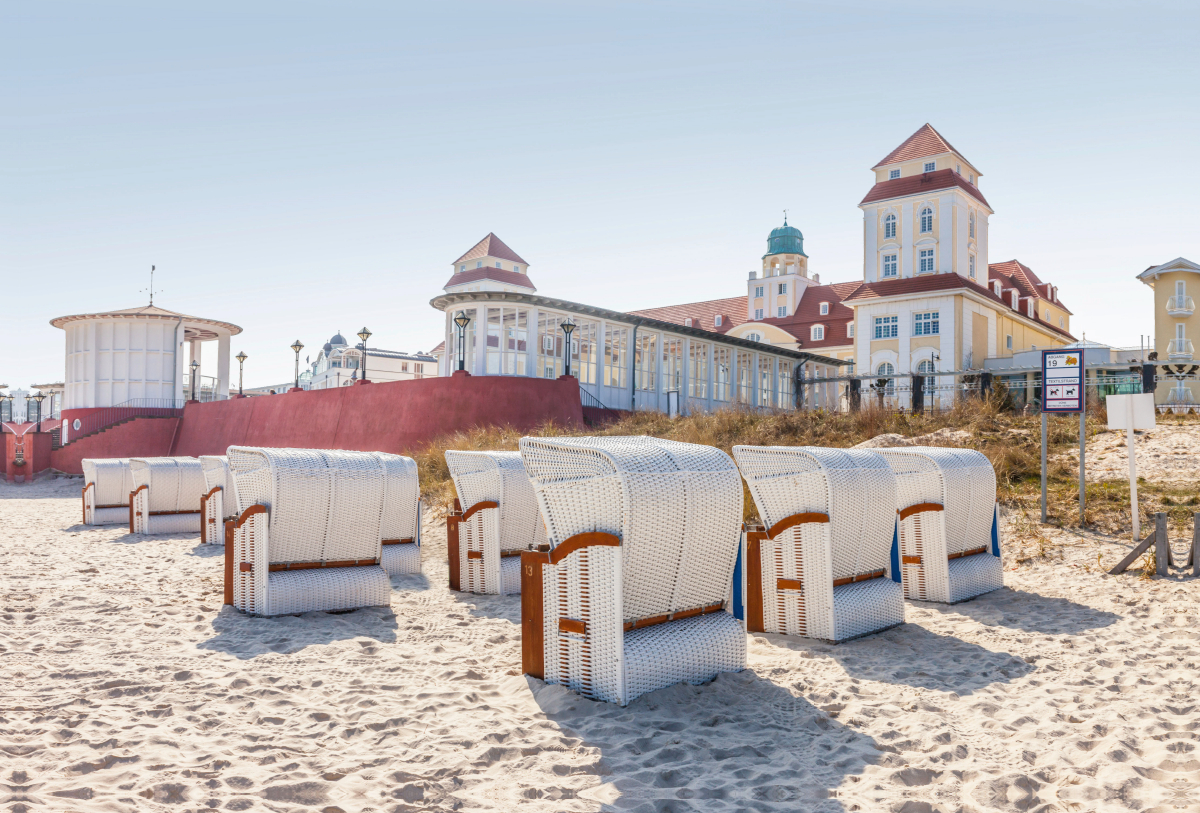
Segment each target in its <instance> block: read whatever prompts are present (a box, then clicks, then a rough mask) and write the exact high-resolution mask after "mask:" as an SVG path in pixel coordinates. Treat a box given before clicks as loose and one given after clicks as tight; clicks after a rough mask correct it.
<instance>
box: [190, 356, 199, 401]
mask: <svg viewBox="0 0 1200 813" xmlns="http://www.w3.org/2000/svg"><path fill="white" fill-rule="evenodd" d="M191 367H192V400H193V401H199V400H200V396H199V395H198V394H197V393H196V372H197V371H198V370H199V369H200V362H198V361H195V360H193V361H192V364H191Z"/></svg>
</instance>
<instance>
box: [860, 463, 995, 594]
mask: <svg viewBox="0 0 1200 813" xmlns="http://www.w3.org/2000/svg"><path fill="white" fill-rule="evenodd" d="M877 451H878V452H879V454H880V455H882V456H883V458H884V459H885V460H886V461H887V462H888V464H889V465H890V466H891V467H892V471H893V472H894V473H895V474H896V494H897V503H896V511H897V514H898V517H899V520H900V557H901V569H902V570H903V571H904V595H905V596H906V597H907V598H910V599H916V600H919V601H940V602H947V603H951V604H953V603H955V602H959V601H965V600H966V599H969V598H974V597H975V596H978V595H982V594H983V593H989V592H991V591H992V590H998V589H1000V588H1001V587H1003V586H1004V570H1003V568H1002V566H1001V564H1000V514H999V508H998V507H997V504H996V472H995V469H993V468H992V464H991V462H990V461H989V460H988V459H987V458H986V457H985V456H984V455H983V454H981V453H980V452H977V451H975V450H974V449H940V448H933V447H925V446H909V447H901V448H896V449H879V450H877Z"/></svg>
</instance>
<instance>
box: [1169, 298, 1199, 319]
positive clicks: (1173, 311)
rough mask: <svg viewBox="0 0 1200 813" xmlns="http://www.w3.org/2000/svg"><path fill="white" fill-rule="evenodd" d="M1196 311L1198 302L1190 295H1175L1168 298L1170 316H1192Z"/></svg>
mask: <svg viewBox="0 0 1200 813" xmlns="http://www.w3.org/2000/svg"><path fill="white" fill-rule="evenodd" d="M1195 312H1196V303H1195V302H1194V301H1192V298H1191V297H1190V296H1173V297H1171V298H1170V299H1168V300H1167V313H1168V314H1169V315H1170V316H1191V315H1192V314H1193V313H1195Z"/></svg>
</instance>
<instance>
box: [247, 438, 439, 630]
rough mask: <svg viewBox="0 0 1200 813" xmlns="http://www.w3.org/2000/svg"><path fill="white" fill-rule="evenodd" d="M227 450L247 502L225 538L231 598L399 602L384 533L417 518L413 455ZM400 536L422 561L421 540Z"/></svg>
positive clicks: (347, 605)
mask: <svg viewBox="0 0 1200 813" xmlns="http://www.w3.org/2000/svg"><path fill="white" fill-rule="evenodd" d="M228 456H229V468H230V470H231V471H232V473H233V479H234V483H235V486H236V487H235V491H236V493H237V500H238V509H239V510H238V518H237V520H236V521H235V522H234V524H233V533H232V534H231V535H230V538H229V541H228V542H227V544H226V548H225V603H226V604H232V605H233V606H235V607H237V608H238V609H240V610H243V611H245V612H248V613H253V614H255V615H287V614H293V613H303V612H311V611H323V610H348V609H353V608H357V607H371V606H383V605H387V604H389V603H390V601H391V586H390V583H389V582H388V574H387V572H386V571H385V570H384V568H383V567H382V566H381V561H382V559H383V556H384V554H383V550H384V545H383V540H384V534H385V533H388V534H390V533H395V532H397V530H398V529H404V528H409V527H414V525H413V523H414V521H415V515H416V514H417V510H416V507H415V503H416V487H415V481H416V464H415V463H414V462H413V461H412V460H411V459H410V458H407V457H400V456H399V455H391V454H384V453H382V452H348V451H334V450H324V449H260V448H248V447H240V446H230V447H229V452H228ZM389 541H391V540H389ZM397 541H398V542H400V544H397V545H395V546H394V547H396V548H403V547H408V548H410V549H411V550H412V552H413V553H416V554H417V555H416V557H415V558H416V563H417V566H418V567H419V558H420V557H419V553H418V552H417V540H416V539H415V538H414V539H412V540H408V541H403V542H401V541H400V540H397ZM388 547H393V546H390V545H389V546H388ZM401 558H402V559H405V561H407V559H408V558H411V557H404V556H403V555H402V556H401Z"/></svg>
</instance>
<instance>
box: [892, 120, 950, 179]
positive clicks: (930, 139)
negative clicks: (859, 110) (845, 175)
mask: <svg viewBox="0 0 1200 813" xmlns="http://www.w3.org/2000/svg"><path fill="white" fill-rule="evenodd" d="M944 152H958V150H956V149H954V148H953V147H951V146H950V142H949V141H947V140H946V139H944V138H942V134H941V133H939V132H938V131H937V130H935V129H933V126H932V125H930V124H928V123H926V124H924V125H922V126H921V128H920V129H919V130H917V131H916V132H915V133H913V134H912V135H910V136H909V137H908V138H906V139H904V143H903V144H901V145H900V146H899V147H897V148H896V149H894V150H892V151H891V152H889V153H888V154H887V157H886V158H884V159H883V160H882V161H880V162H879V163H878V164H876V165H875V166H873V167H871V169H879V167H881V166H883V165H885V164H898V163H900V162H901V161H916V160H917V159H918V158H928V157H929V156H931V155H941V154H942V153H944ZM958 154H959V155H962V153H961V152H958Z"/></svg>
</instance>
